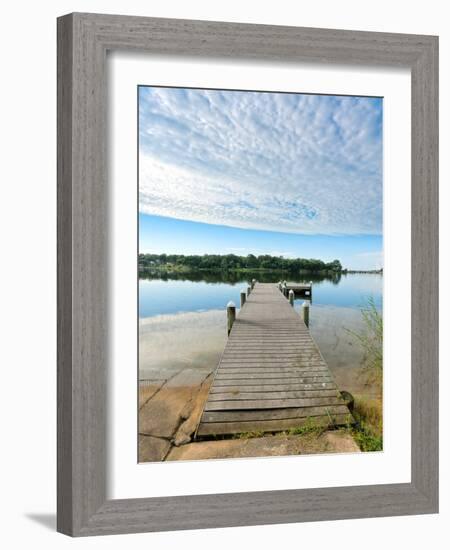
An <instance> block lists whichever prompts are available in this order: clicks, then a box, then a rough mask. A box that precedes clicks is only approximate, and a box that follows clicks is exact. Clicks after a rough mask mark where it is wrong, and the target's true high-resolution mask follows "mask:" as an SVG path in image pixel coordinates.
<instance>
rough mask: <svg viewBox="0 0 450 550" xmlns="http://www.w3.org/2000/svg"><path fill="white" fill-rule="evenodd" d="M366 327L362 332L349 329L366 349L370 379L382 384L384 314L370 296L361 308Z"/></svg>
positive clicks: (365, 357)
mask: <svg viewBox="0 0 450 550" xmlns="http://www.w3.org/2000/svg"><path fill="white" fill-rule="evenodd" d="M361 315H362V318H363V323H364V328H363V330H361V331H360V332H355V331H353V330H350V329H347V332H349V333H350V334H352V335H353V336H354V337H355V338H356V340H357V341H358V342H359V344H360V345H361V347H362V348H363V350H364V370H365V372H366V374H367V376H368V379H369V381H371V382H375V383H379V384H381V382H382V378H383V316H382V314H381V313H380V312H379V311H378V309H377V308H376V306H375V302H374V299H373V298H372V297H370V298H369V299H368V300H367V303H366V304H365V305H364V306H363V307H362V308H361Z"/></svg>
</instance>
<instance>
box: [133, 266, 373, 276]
mask: <svg viewBox="0 0 450 550" xmlns="http://www.w3.org/2000/svg"><path fill="white" fill-rule="evenodd" d="M218 270H220V268H219V267H195V268H191V267H188V266H173V265H169V264H163V265H153V266H145V265H141V264H139V272H149V271H150V272H151V271H153V272H160V273H192V272H194V271H202V272H205V273H211V272H215V271H218ZM223 271H227V272H231V273H273V272H274V271H276V272H279V273H283V274H286V275H308V274H311V275H332V274H336V275H338V274H339V275H358V274H364V275H365V274H368V275H383V270H382V269H370V270H362V269H342V270H340V271H336V270H331V269H320V270H312V269H300V270H298V271H292V270H289V269H281V268H280V269H273V268H264V267H254V268H248V267H242V268H228V269H224V270H223Z"/></svg>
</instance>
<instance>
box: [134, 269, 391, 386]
mask: <svg viewBox="0 0 450 550" xmlns="http://www.w3.org/2000/svg"><path fill="white" fill-rule="evenodd" d="M142 275H143V274H141V277H140V280H139V317H140V321H139V374H140V378H141V379H152V380H159V379H166V378H168V377H170V376H171V375H172V374H173V372H174V371H179V370H181V369H185V368H195V369H210V370H211V369H214V368H215V366H216V365H217V362H218V360H219V358H220V355H221V353H222V350H223V347H224V345H225V342H226V314H225V308H226V304H227V303H228V302H229V301H230V300H233V301H234V302H235V304H236V305H237V306H238V307H239V298H240V297H239V294H240V291H241V289H242V288H244V287H246V286H247V284H249V282H250V281H251V280H252V279H253V278H255V279H257V280H258V281H261V282H278V281H279V280H284V279H286V280H289V281H291V282H297V283H303V282H309V281H312V282H313V287H312V288H313V290H312V298H313V302H312V307H311V309H310V330H311V334H312V336H313V337H314V339H315V341H316V343H317V345H318V346H319V349H320V351H321V353H322V355H323V356H324V358H325V360H326V362H327V363H328V365H329V366H330V368H331V370H332V372H333V374H334V376H335V378H336V382H337V383H338V385H339V387H341V388H343V389H347V390H348V391H353V392H357V393H358V392H360V391H361V387H359V384H360V381H359V380H360V379H359V378H358V372H359V370H360V368H361V365H362V362H363V359H364V353H363V350H362V349H361V348H360V346H359V345H358V342H357V341H356V339H355V338H354V337H353V336H352V335H351V332H349V329H350V331H355V332H358V331H360V330H362V329H363V328H364V326H363V322H362V316H361V312H360V308H361V307H362V306H363V305H364V304H366V303H367V299H368V298H369V297H372V298H373V300H374V302H375V304H376V306H377V307H379V308H381V307H382V287H383V277H382V275H378V274H347V275H344V274H343V275H338V276H333V275H325V276H324V275H322V276H320V275H317V274H315V275H312V274H307V275H305V276H304V277H302V276H301V275H300V276H298V277H296V278H293V277H286V276H285V274H282V273H280V272H273V273H270V272H264V273H261V272H254V273H252V272H246V273H245V275H242V274H237V273H217V272H196V273H195V272H192V273H170V274H169V273H166V274H161V273H158V274H156V273H145V277H144V276H142ZM303 301H304V298H300V297H297V298H296V300H295V304H294V307H295V308H296V310H298V311H299V313H300V309H301V305H302V303H303ZM364 391H366V390H364Z"/></svg>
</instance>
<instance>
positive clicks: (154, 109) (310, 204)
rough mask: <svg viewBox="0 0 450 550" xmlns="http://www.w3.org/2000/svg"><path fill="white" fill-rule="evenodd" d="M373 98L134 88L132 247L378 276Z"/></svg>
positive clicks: (378, 151)
mask: <svg viewBox="0 0 450 550" xmlns="http://www.w3.org/2000/svg"><path fill="white" fill-rule="evenodd" d="M382 199H383V197H382V99H380V98H362V97H345V96H326V95H308V94H290V93H289V94H286V93H264V92H239V91H220V90H192V89H182V88H157V87H140V88H139V211H140V216H139V221H140V234H139V241H140V244H139V247H140V248H139V249H140V252H153V253H163V252H166V253H169V252H171V253H179V254H207V253H215V254H229V253H235V254H240V255H246V254H250V253H252V254H255V255H258V254H272V255H282V256H284V257H308V258H319V259H322V260H324V261H330V260H333V259H339V260H341V262H342V264H343V265H344V266H345V267H347V268H350V269H375V268H379V267H382V265H383V261H382Z"/></svg>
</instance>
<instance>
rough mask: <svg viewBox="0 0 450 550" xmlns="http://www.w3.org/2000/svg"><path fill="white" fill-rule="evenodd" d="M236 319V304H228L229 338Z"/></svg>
mask: <svg viewBox="0 0 450 550" xmlns="http://www.w3.org/2000/svg"><path fill="white" fill-rule="evenodd" d="M235 319H236V306H235V305H234V302H228V304H227V331H228V336H230V332H231V327H232V326H233V323H234V321H235Z"/></svg>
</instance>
